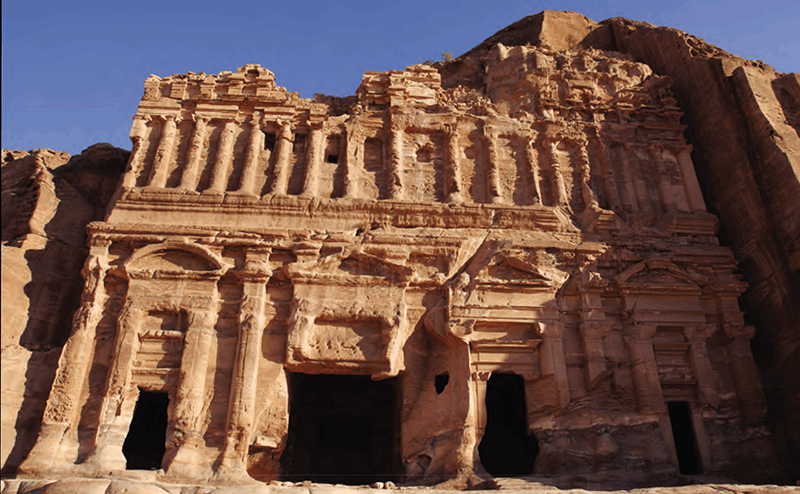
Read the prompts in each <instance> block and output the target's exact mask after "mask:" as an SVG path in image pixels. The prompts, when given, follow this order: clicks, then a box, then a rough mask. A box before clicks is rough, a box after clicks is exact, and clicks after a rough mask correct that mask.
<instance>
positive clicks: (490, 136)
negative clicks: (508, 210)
mask: <svg viewBox="0 0 800 494" xmlns="http://www.w3.org/2000/svg"><path fill="white" fill-rule="evenodd" d="M483 135H484V139H485V140H486V181H487V184H486V189H487V190H488V192H489V202H491V203H493V204H499V203H502V202H503V191H502V188H501V186H500V169H499V168H498V163H499V161H500V159H499V156H498V155H497V136H496V135H495V132H494V129H493V128H492V127H490V126H488V125H487V126H485V127H484V129H483Z"/></svg>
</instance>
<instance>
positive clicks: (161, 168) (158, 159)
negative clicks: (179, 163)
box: [148, 115, 178, 189]
mask: <svg viewBox="0 0 800 494" xmlns="http://www.w3.org/2000/svg"><path fill="white" fill-rule="evenodd" d="M164 119H165V122H164V127H163V128H162V130H161V139H160V140H159V142H158V149H157V150H156V156H155V158H153V169H152V170H151V171H150V180H149V182H148V185H149V186H150V187H153V188H155V189H163V188H164V187H165V186H166V185H167V173H169V165H170V163H172V157H173V156H172V155H173V149H174V148H175V133H176V130H177V128H178V127H177V122H176V121H175V120H176V119H175V116H174V115H167V116H166V117H164Z"/></svg>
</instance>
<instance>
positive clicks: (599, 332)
mask: <svg viewBox="0 0 800 494" xmlns="http://www.w3.org/2000/svg"><path fill="white" fill-rule="evenodd" d="M613 325H614V323H612V322H610V321H607V322H599V321H597V322H595V321H591V322H584V323H581V325H580V326H579V327H578V329H579V330H580V332H581V336H582V337H583V338H584V339H600V340H601V339H603V338H605V337H606V335H607V334H608V333H609V332H610V331H611V327H612V326H613Z"/></svg>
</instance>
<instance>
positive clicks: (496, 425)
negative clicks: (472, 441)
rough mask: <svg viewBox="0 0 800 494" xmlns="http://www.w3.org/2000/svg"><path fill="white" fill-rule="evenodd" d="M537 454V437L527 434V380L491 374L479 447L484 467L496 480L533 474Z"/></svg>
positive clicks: (516, 376)
mask: <svg viewBox="0 0 800 494" xmlns="http://www.w3.org/2000/svg"><path fill="white" fill-rule="evenodd" d="M538 453H539V444H538V443H537V442H536V436H534V435H533V434H530V435H529V434H528V421H527V408H526V406H525V380H524V379H522V377H521V376H518V375H516V374H496V373H492V376H491V377H490V378H489V381H488V382H487V383H486V429H485V431H484V433H483V439H482V440H481V443H480V445H478V454H479V455H480V458H481V463H482V464H483V467H484V468H485V469H486V471H487V472H489V473H490V474H491V475H492V476H493V477H520V476H524V475H530V474H531V473H532V472H533V464H534V461H535V460H536V455H537V454H538Z"/></svg>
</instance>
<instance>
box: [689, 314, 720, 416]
mask: <svg viewBox="0 0 800 494" xmlns="http://www.w3.org/2000/svg"><path fill="white" fill-rule="evenodd" d="M715 330H716V326H714V325H713V324H695V325H693V326H689V327H687V328H686V329H685V334H686V337H687V339H688V340H689V342H690V346H689V356H690V358H691V359H692V367H694V370H695V372H696V373H697V375H696V376H695V377H696V378H697V387H698V390H699V391H700V399H701V400H702V401H703V403H707V404H709V405H714V406H716V405H717V404H718V403H719V394H718V393H717V388H716V386H715V385H714V370H713V369H712V368H711V359H710V358H709V357H708V350H707V347H706V341H708V339H709V338H710V337H711V335H712V334H714V331H715Z"/></svg>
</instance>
